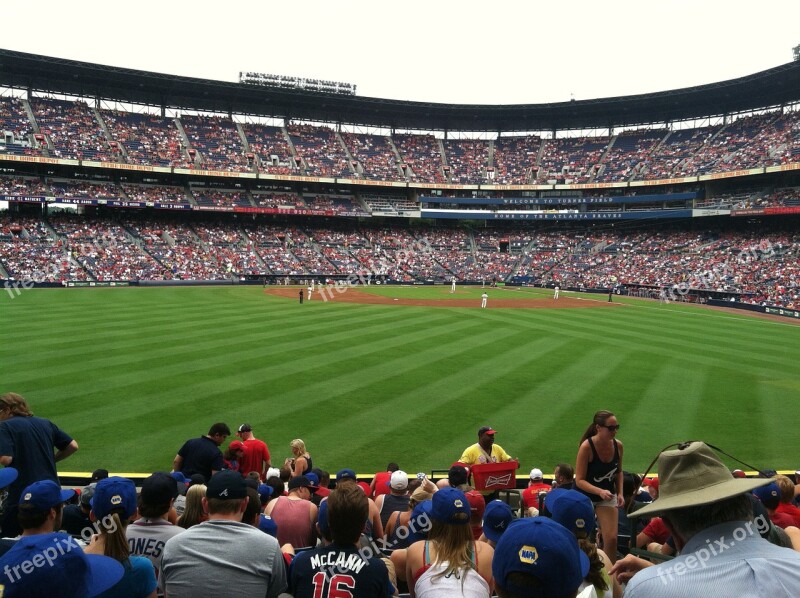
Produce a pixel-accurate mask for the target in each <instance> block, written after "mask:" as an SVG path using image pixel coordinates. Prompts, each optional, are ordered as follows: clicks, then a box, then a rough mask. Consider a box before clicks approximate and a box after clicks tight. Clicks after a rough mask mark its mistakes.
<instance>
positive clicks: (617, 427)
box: [599, 424, 619, 432]
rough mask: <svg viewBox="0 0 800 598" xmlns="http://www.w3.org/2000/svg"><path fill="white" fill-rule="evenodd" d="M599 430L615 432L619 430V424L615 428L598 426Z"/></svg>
mask: <svg viewBox="0 0 800 598" xmlns="http://www.w3.org/2000/svg"><path fill="white" fill-rule="evenodd" d="M599 425H600V427H601V428H605V429H606V430H611V431H612V432H616V431H617V430H619V424H617V425H616V426H604V425H603V424H599Z"/></svg>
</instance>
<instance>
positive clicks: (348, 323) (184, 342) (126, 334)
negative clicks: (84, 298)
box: [9, 312, 437, 373]
mask: <svg viewBox="0 0 800 598" xmlns="http://www.w3.org/2000/svg"><path fill="white" fill-rule="evenodd" d="M420 317H421V318H423V320H422V321H421V323H423V324H424V323H425V322H426V321H433V320H435V319H436V317H437V316H436V315H435V314H424V315H422V314H421V315H420ZM396 318H397V316H396V314H391V313H388V312H387V313H385V314H379V315H376V314H371V315H368V314H362V315H360V316H358V317H349V318H345V317H337V318H336V319H335V320H333V321H330V320H321V319H317V320H314V321H312V322H308V321H303V322H302V325H300V324H299V323H298V324H293V322H292V321H285V320H284V321H285V326H275V325H266V324H263V325H258V326H253V325H250V324H242V325H241V326H233V325H231V324H230V323H229V321H228V320H222V321H218V320H213V319H210V318H207V319H206V320H205V321H204V322H203V323H202V324H196V325H195V326H192V325H188V326H181V327H180V330H179V331H173V330H172V328H165V327H163V326H159V328H158V329H157V330H153V331H152V332H150V331H149V330H148V329H147V328H146V327H143V326H140V325H139V324H138V322H136V321H130V322H127V323H125V322H121V321H120V322H118V323H117V326H123V327H124V331H122V332H120V334H119V335H117V336H115V337H113V338H103V337H100V338H97V339H94V340H91V339H88V338H87V340H86V341H84V342H77V341H76V342H65V343H64V346H63V347H62V348H56V349H52V350H50V351H47V350H38V351H37V352H36V359H37V360H46V361H47V362H49V361H50V360H54V359H58V358H61V357H62V356H63V355H64V353H65V351H67V352H69V354H70V355H71V356H72V359H70V360H69V361H68V362H66V363H65V366H64V367H67V368H69V367H70V366H71V365H72V363H74V361H75V360H76V359H79V360H81V362H82V363H83V364H84V366H85V367H92V366H94V365H95V363H93V362H92V360H93V359H95V360H100V361H101V362H102V363H103V364H105V365H106V366H113V365H116V364H115V360H117V361H119V364H120V365H126V366H127V365H132V364H133V363H135V361H133V360H132V359H131V357H132V356H142V357H144V358H145V360H146V361H150V362H152V363H153V365H157V364H158V363H163V362H164V361H165V360H166V361H171V360H175V359H183V358H191V354H192V353H198V354H201V353H202V354H205V353H207V352H212V353H219V352H220V351H223V350H225V349H229V348H230V349H235V348H237V347H238V346H241V345H245V344H248V343H250V344H252V345H253V346H258V347H259V348H260V349H262V350H263V349H268V348H269V347H271V346H274V345H275V343H276V342H278V341H279V340H281V339H290V340H291V341H292V342H294V343H296V344H297V346H298V347H299V346H307V345H308V339H309V338H313V339H314V341H313V342H317V340H316V335H317V331H318V330H319V328H320V326H322V325H324V326H325V329H326V331H327V333H328V334H329V333H331V332H336V331H339V332H340V333H341V335H342V337H341V339H340V340H343V339H344V338H346V337H347V336H349V335H350V334H351V333H352V331H353V330H359V329H364V330H367V331H371V330H375V329H376V327H378V326H380V325H381V322H387V323H390V324H392V325H394V323H395V322H396ZM58 334H59V335H60V336H62V337H65V338H70V333H69V332H59V333H58ZM121 337H122V338H125V339H126V340H125V341H121V340H120V338H121ZM199 338H202V339H203V342H200V343H198V340H199ZM42 340H43V341H45V342H46V339H42ZM43 346H47V347H50V343H49V342H46V344H45V345H43ZM231 357H232V358H234V357H236V356H235V355H231ZM21 360H22V359H21V357H20V358H19V359H18V361H21ZM13 363H14V362H13V360H9V365H11V364H13ZM51 367H52V365H51ZM51 372H53V373H58V366H57V365H56V366H55V368H53V369H52V370H51Z"/></svg>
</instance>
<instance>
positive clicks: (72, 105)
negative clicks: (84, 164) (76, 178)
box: [30, 98, 124, 162]
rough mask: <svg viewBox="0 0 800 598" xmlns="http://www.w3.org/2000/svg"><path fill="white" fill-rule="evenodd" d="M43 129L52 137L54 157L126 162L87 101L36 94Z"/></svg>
mask: <svg viewBox="0 0 800 598" xmlns="http://www.w3.org/2000/svg"><path fill="white" fill-rule="evenodd" d="M30 105H31V109H32V111H33V115H34V117H35V118H36V123H37V124H38V125H39V130H40V131H41V133H42V134H43V135H45V137H46V139H49V141H50V149H49V152H50V154H51V156H52V157H54V158H62V159H67V160H96V161H100V162H123V161H124V159H123V158H122V156H121V152H120V149H119V147H112V146H111V145H110V144H109V142H108V139H107V138H106V136H105V133H104V132H103V129H102V128H101V127H100V124H99V123H98V121H97V119H96V118H95V114H94V112H93V111H92V109H91V108H89V106H88V105H87V104H86V102H82V101H75V102H69V101H66V100H56V99H51V98H33V99H32V100H31V102H30Z"/></svg>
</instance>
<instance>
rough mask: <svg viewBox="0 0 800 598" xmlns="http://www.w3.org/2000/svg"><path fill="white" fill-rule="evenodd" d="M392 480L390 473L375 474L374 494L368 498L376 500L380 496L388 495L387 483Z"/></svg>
mask: <svg viewBox="0 0 800 598" xmlns="http://www.w3.org/2000/svg"><path fill="white" fill-rule="evenodd" d="M391 479H392V472H390V471H381V472H379V473H376V474H375V480H374V481H375V483H374V484H373V486H374V487H375V494H374V495H372V496H371V497H370V498H378V497H379V496H380V495H381V494H389V481H390V480H391Z"/></svg>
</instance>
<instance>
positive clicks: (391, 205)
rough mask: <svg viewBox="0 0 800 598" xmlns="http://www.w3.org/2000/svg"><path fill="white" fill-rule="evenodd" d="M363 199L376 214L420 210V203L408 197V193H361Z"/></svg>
mask: <svg viewBox="0 0 800 598" xmlns="http://www.w3.org/2000/svg"><path fill="white" fill-rule="evenodd" d="M361 199H363V200H364V203H366V204H367V207H369V209H370V211H371V212H373V213H375V214H380V213H381V212H383V213H388V214H400V213H403V212H418V211H419V204H418V203H417V202H415V201H413V200H411V199H409V198H408V196H407V195H400V194H390V193H361Z"/></svg>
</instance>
